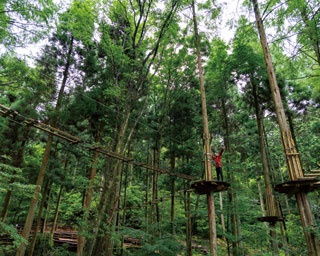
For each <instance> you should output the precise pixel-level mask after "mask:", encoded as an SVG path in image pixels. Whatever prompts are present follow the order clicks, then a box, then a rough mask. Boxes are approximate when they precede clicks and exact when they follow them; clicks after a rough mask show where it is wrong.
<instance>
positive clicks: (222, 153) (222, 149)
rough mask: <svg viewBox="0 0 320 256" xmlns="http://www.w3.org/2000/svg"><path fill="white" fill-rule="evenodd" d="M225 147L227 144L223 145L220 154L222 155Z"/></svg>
mask: <svg viewBox="0 0 320 256" xmlns="http://www.w3.org/2000/svg"><path fill="white" fill-rule="evenodd" d="M225 148H226V147H225V146H223V147H222V148H221V150H220V154H219V155H220V156H222V154H223V151H224V150H225Z"/></svg>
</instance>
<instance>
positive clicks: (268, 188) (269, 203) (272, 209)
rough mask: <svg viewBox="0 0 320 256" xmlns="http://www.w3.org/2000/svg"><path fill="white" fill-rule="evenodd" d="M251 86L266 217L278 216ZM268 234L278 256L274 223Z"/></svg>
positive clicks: (255, 88)
mask: <svg viewBox="0 0 320 256" xmlns="http://www.w3.org/2000/svg"><path fill="white" fill-rule="evenodd" d="M251 85H252V89H253V90H252V91H253V98H254V108H255V115H256V120H257V127H258V138H259V144H260V156H261V162H262V171H263V177H264V185H265V196H266V210H267V216H279V211H277V204H276V202H275V199H274V195H273V191H272V185H271V178H270V177H271V173H270V168H269V163H268V160H267V152H266V148H265V146H266V145H265V140H264V132H263V123H262V122H263V120H262V116H263V113H262V110H261V108H260V105H259V102H258V94H257V86H256V84H251ZM269 227H270V228H269V232H270V236H271V240H270V244H271V248H272V252H273V253H274V254H278V253H279V251H278V243H277V233H276V230H275V223H273V222H270V223H269Z"/></svg>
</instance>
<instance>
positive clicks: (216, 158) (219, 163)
mask: <svg viewBox="0 0 320 256" xmlns="http://www.w3.org/2000/svg"><path fill="white" fill-rule="evenodd" d="M222 154H223V149H221V150H220V153H219V155H217V156H215V155H212V159H213V161H214V162H215V163H216V168H218V167H222V161H221V159H222Z"/></svg>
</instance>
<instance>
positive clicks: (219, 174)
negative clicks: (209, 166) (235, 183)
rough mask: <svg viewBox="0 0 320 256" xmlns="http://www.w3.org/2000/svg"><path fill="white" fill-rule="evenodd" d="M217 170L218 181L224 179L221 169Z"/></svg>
mask: <svg viewBox="0 0 320 256" xmlns="http://www.w3.org/2000/svg"><path fill="white" fill-rule="evenodd" d="M216 170H217V180H220V179H222V172H221V167H218V168H216Z"/></svg>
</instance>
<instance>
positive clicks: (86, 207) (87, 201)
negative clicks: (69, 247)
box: [77, 123, 103, 256]
mask: <svg viewBox="0 0 320 256" xmlns="http://www.w3.org/2000/svg"><path fill="white" fill-rule="evenodd" d="M102 129H103V127H102V125H101V123H100V124H99V129H98V131H97V135H96V138H95V142H96V144H99V143H100V140H101V132H102ZM98 158H99V152H98V151H97V150H95V151H94V153H93V156H92V164H91V168H90V174H89V185H88V188H86V191H85V196H84V200H83V220H84V222H87V221H88V215H89V212H90V206H91V200H92V196H93V192H94V179H95V177H96V173H97V162H98ZM77 240H78V243H77V256H82V255H83V249H84V247H85V244H86V240H85V237H84V235H83V234H82V228H81V227H78V236H77Z"/></svg>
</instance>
